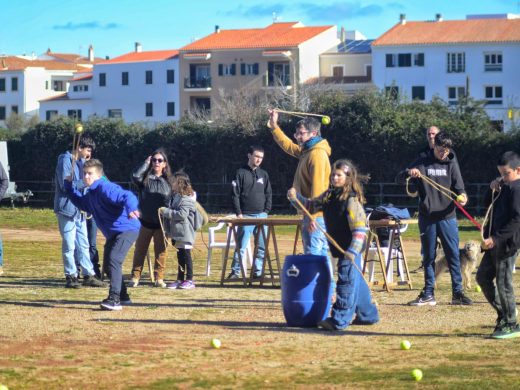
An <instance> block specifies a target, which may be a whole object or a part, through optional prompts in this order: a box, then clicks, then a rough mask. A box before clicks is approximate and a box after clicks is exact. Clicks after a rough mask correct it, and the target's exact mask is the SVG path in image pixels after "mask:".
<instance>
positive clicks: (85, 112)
mask: <svg viewBox="0 0 520 390" xmlns="http://www.w3.org/2000/svg"><path fill="white" fill-rule="evenodd" d="M69 110H81V120H82V121H85V120H87V119H88V118H89V117H91V116H92V115H94V111H93V109H92V100H91V99H88V98H77V99H66V100H48V101H42V102H40V113H39V117H40V120H41V121H45V120H46V119H47V111H57V112H58V115H63V116H67V115H68V111H69Z"/></svg>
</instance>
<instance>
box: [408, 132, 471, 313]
mask: <svg viewBox="0 0 520 390" xmlns="http://www.w3.org/2000/svg"><path fill="white" fill-rule="evenodd" d="M452 145H453V142H452V141H451V139H450V138H449V136H448V135H447V134H446V133H445V132H442V131H441V132H439V133H438V134H437V135H436V136H435V145H434V147H433V149H432V150H431V151H430V152H429V153H427V154H425V155H419V158H418V159H417V160H416V161H415V162H414V163H413V164H411V165H410V168H409V169H407V170H405V171H403V174H402V175H401V176H402V177H404V176H406V175H408V176H410V177H411V178H413V179H414V180H413V181H414V182H415V185H416V186H417V190H418V192H419V199H420V201H419V231H420V234H421V244H422V248H423V266H424V289H423V291H422V292H421V293H420V294H419V296H418V297H417V299H415V300H413V301H411V302H409V305H411V306H424V305H432V306H433V305H435V304H436V301H435V296H434V291H433V290H434V286H435V257H436V247H437V237H438V238H439V239H440V241H441V245H442V248H443V250H444V253H445V255H446V259H447V260H448V265H449V270H450V274H451V287H452V301H451V303H452V304H453V305H471V304H472V303H473V302H472V301H471V299H469V298H468V297H467V296H466V295H465V294H464V289H463V287H462V275H461V271H460V257H459V231H458V226H457V218H456V213H455V204H454V201H453V200H452V199H451V198H450V197H448V196H446V195H444V194H443V193H441V192H440V191H439V190H438V189H437V188H435V187H433V186H432V185H431V184H429V183H427V182H426V181H424V180H421V179H420V178H421V176H425V177H427V178H429V179H430V180H432V181H433V182H435V183H437V184H439V185H440V186H443V187H445V188H448V189H449V190H450V191H453V192H454V193H456V194H457V198H458V199H459V203H460V204H461V205H462V206H464V205H465V204H466V203H467V200H468V198H467V195H466V192H465V190H464V182H463V181H462V176H461V174H460V168H459V164H458V162H457V160H456V159H455V158H454V155H453V153H452V152H451V147H452Z"/></svg>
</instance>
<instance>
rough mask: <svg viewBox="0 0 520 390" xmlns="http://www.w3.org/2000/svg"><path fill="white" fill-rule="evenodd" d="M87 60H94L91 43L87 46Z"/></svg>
mask: <svg viewBox="0 0 520 390" xmlns="http://www.w3.org/2000/svg"><path fill="white" fill-rule="evenodd" d="M88 62H94V48H93V47H92V45H90V46H89V47H88Z"/></svg>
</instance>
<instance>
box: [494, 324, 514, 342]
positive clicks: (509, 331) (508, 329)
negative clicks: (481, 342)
mask: <svg viewBox="0 0 520 390" xmlns="http://www.w3.org/2000/svg"><path fill="white" fill-rule="evenodd" d="M516 337H520V326H519V325H518V324H513V325H509V324H507V325H504V326H502V327H501V328H500V329H497V330H495V331H494V332H493V334H492V335H491V338H492V339H513V338H516Z"/></svg>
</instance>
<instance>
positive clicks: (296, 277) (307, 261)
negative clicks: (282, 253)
mask: <svg viewBox="0 0 520 390" xmlns="http://www.w3.org/2000/svg"><path fill="white" fill-rule="evenodd" d="M331 281H332V272H331V269H330V265H329V262H328V260H327V258H326V257H325V256H315V255H291V256H286V257H285V262H284V264H283V269H282V275H281V285H282V306H283V314H284V316H285V320H286V321H287V325H289V326H297V327H315V326H316V325H317V324H318V322H320V321H322V320H324V319H325V318H327V317H328V316H329V313H330V306H331V299H332V290H331Z"/></svg>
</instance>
